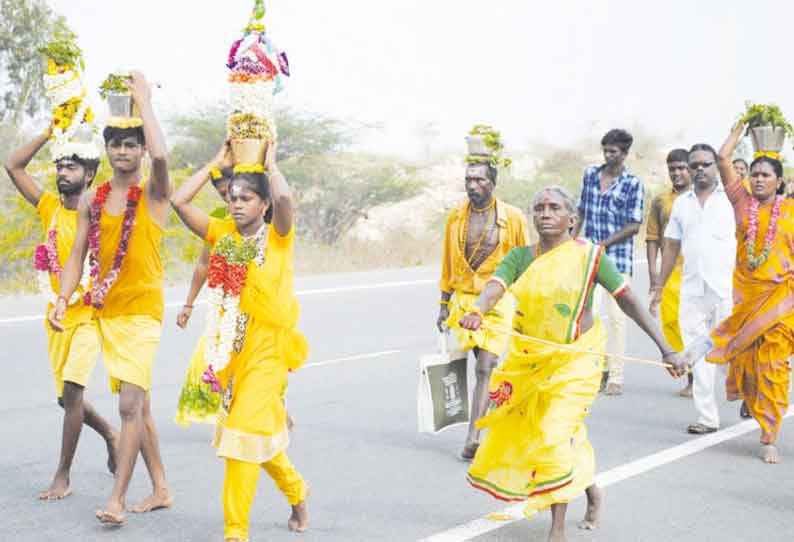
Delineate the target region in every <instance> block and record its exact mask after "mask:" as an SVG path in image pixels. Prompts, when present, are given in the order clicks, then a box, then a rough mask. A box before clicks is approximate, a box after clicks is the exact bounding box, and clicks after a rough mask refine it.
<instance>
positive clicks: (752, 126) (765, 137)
mask: <svg viewBox="0 0 794 542" xmlns="http://www.w3.org/2000/svg"><path fill="white" fill-rule="evenodd" d="M739 122H740V123H742V124H747V133H748V134H749V135H750V138H751V139H752V142H753V149H754V150H755V152H756V153H757V154H758V153H767V154H768V153H772V154H779V153H780V151H782V150H783V145H784V144H785V140H786V136H787V135H788V136H791V135H794V128H792V126H791V124H790V123H789V122H788V121H787V120H786V118H785V117H784V116H783V113H782V112H781V111H780V108H779V107H778V106H776V105H761V104H753V103H750V102H747V109H746V111H745V112H744V114H743V115H742V116H741V118H740V119H739Z"/></svg>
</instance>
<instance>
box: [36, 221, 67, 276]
mask: <svg viewBox="0 0 794 542" xmlns="http://www.w3.org/2000/svg"><path fill="white" fill-rule="evenodd" d="M57 240H58V231H57V230H55V228H53V229H51V230H48V231H47V242H46V243H42V244H41V245H39V246H37V247H36V255H35V257H34V259H33V265H34V267H35V268H36V270H37V271H48V272H50V273H52V274H53V275H55V278H57V279H60V278H61V272H62V271H63V269H62V268H61V263H60V262H59V261H58V249H57V244H56V243H57Z"/></svg>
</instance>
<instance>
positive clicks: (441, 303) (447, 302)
mask: <svg viewBox="0 0 794 542" xmlns="http://www.w3.org/2000/svg"><path fill="white" fill-rule="evenodd" d="M438 303H439V305H444V306H445V307H449V300H448V299H442V300H441V301H439V302H438Z"/></svg>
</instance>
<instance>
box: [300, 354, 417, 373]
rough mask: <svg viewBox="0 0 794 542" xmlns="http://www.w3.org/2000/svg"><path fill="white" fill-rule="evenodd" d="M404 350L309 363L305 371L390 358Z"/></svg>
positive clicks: (305, 366)
mask: <svg viewBox="0 0 794 542" xmlns="http://www.w3.org/2000/svg"><path fill="white" fill-rule="evenodd" d="M400 352H402V350H384V351H382V352H372V353H370V354H358V355H356V356H348V357H346V358H337V359H329V360H327V361H318V362H315V363H307V364H306V365H304V366H303V368H304V369H309V368H311V367H322V366H324V365H336V364H337V363H344V362H346V361H356V360H360V359H371V358H382V357H383V356H390V355H392V354H399V353H400Z"/></svg>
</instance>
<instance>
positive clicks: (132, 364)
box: [50, 72, 172, 525]
mask: <svg viewBox="0 0 794 542" xmlns="http://www.w3.org/2000/svg"><path fill="white" fill-rule="evenodd" d="M128 86H129V91H130V94H131V95H132V99H133V100H134V103H135V105H136V106H137V109H138V111H140V118H134V117H123V118H116V117H112V118H111V119H110V121H109V123H108V126H107V127H106V128H105V131H104V133H103V135H104V138H105V149H106V151H107V154H108V159H109V161H110V165H111V167H112V168H113V177H112V179H111V180H110V181H108V182H105V183H103V184H102V185H100V186H99V187H98V188H97V189H96V191H94V192H90V193H86V194H84V195H83V196H82V197H81V199H80V202H79V204H78V218H77V234H76V237H75V242H74V247H73V249H72V253H71V256H70V257H69V261H68V262H67V264H66V266H65V267H64V271H63V276H62V280H61V294H60V296H58V300H57V302H56V304H55V308H54V309H53V311H52V312H51V313H50V324H51V325H52V326H53V328H54V329H56V330H62V329H63V318H64V313H65V310H66V303H67V299H69V297H71V295H72V293H73V292H74V290H75V288H76V287H77V283H78V280H79V278H80V276H81V274H82V271H83V265H84V264H83V262H84V261H85V258H86V256H88V257H89V264H90V270H91V289H90V290H89V291H88V292H87V294H86V303H89V304H91V305H92V306H93V308H94V309H95V320H96V322H97V327H98V330H99V336H100V341H101V344H102V351H103V358H104V362H105V366H106V368H107V371H108V374H109V375H110V379H111V389H112V391H113V392H114V393H118V394H119V395H120V398H119V414H120V415H121V421H122V425H121V435H120V438H119V453H118V470H117V475H116V481H115V484H114V486H113V491H112V493H111V495H110V498H109V499H108V502H107V504H106V505H105V507H104V509H102V510H98V511H97V513H96V516H97V518H98V519H99V520H100V521H101V522H102V523H109V524H114V525H121V524H123V523H124V522H125V519H126V518H125V515H124V510H125V501H126V494H127V488H128V486H129V483H130V479H131V477H132V472H133V468H134V466H135V461H136V458H137V456H138V451H139V450H140V451H141V453H142V455H143V458H144V461H145V462H146V467H147V469H148V470H149V476H150V478H151V481H152V485H153V493H152V495H151V496H150V497H148V498H146V499H144V500H143V501H142V502H141V503H140V504H138V505H136V506H133V507H131V508H130V509H129V510H130V511H132V512H139V513H140V512H148V511H150V510H154V509H158V508H167V507H169V506H171V503H172V498H171V494H170V492H169V490H168V485H167V483H166V480H165V470H164V468H163V464H162V460H161V458H160V449H159V444H158V437H157V431H156V429H155V425H154V419H153V418H152V413H151V397H150V393H149V391H150V389H151V369H152V364H153V362H154V357H155V353H156V351H157V346H158V344H159V342H160V334H161V330H162V319H163V310H164V303H163V265H162V261H161V258H160V244H161V239H162V235H163V228H164V226H165V223H166V219H167V216H168V198H169V196H170V194H171V183H170V181H169V177H168V155H167V150H166V146H165V139H164V137H163V134H162V131H161V129H160V125H159V123H158V122H157V118H156V117H155V115H154V110H153V108H152V103H151V90H150V87H149V84H148V83H147V82H146V79H145V78H144V76H143V74H141V73H140V72H133V73H132V74H131V78H130V79H129V83H128ZM147 150H148V152H149V157H150V159H151V178H150V179H149V180H147V181H144V180H143V175H142V168H141V165H142V161H143V158H144V155H145V154H146V152H147Z"/></svg>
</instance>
